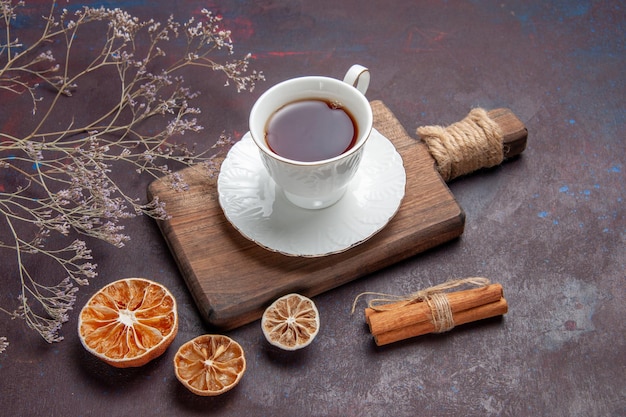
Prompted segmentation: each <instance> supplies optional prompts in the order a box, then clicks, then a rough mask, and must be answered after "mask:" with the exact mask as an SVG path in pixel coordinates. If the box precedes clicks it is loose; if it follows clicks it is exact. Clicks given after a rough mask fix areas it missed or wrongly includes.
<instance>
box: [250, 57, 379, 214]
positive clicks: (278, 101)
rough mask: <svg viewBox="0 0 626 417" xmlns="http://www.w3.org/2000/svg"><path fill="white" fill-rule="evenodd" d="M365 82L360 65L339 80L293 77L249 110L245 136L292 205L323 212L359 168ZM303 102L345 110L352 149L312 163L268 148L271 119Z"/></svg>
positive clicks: (367, 113)
mask: <svg viewBox="0 0 626 417" xmlns="http://www.w3.org/2000/svg"><path fill="white" fill-rule="evenodd" d="M369 79H370V76H369V71H368V69H367V68H365V67H363V66H361V65H353V66H352V67H351V68H350V69H349V70H348V72H347V73H346V75H345V77H344V80H343V81H341V80H338V79H335V78H329V77H320V76H310V77H299V78H293V79H290V80H287V81H283V82H281V83H279V84H277V85H275V86H273V87H271V88H270V89H269V90H267V91H266V92H265V93H263V94H262V95H261V96H260V97H259V99H258V100H257V101H256V103H255V104H254V106H253V107H252V111H251V112H250V134H251V136H252V139H253V140H254V142H255V143H256V145H257V146H258V148H259V150H260V155H261V160H262V162H263V165H264V166H265V168H266V169H267V171H268V173H269V175H270V176H271V177H272V179H273V180H274V181H275V182H276V184H278V185H279V186H280V187H281V188H282V190H283V192H284V193H285V196H286V197H287V199H288V200H289V201H291V202H292V203H293V204H295V205H296V206H299V207H302V208H306V209H320V208H325V207H328V206H330V205H332V204H334V203H336V202H337V201H338V200H339V199H340V198H341V197H342V196H343V195H344V193H345V191H346V188H347V186H348V183H349V182H350V180H351V179H352V178H353V177H354V174H355V173H356V172H357V170H358V168H359V164H360V162H361V157H362V155H363V149H364V145H365V143H366V141H367V139H368V138H369V136H370V132H371V130H372V123H373V116H372V108H371V106H370V104H369V101H368V100H367V99H366V98H365V93H366V91H367V87H368V86H369ZM308 99H314V100H315V99H317V100H325V101H329V102H333V101H338V102H340V103H341V104H342V105H343V107H344V108H345V109H347V111H348V112H349V113H350V114H351V115H352V117H353V119H354V122H355V124H356V127H357V133H358V136H357V139H356V142H355V144H354V146H352V147H351V148H350V149H348V150H347V151H346V152H344V153H342V154H341V155H339V156H336V157H333V158H330V159H325V160H320V161H314V162H302V161H296V160H293V159H288V158H285V157H282V156H280V155H278V154H276V153H275V152H273V151H272V150H271V149H270V147H269V145H268V143H267V141H266V137H265V136H266V128H267V123H268V121H269V119H270V118H271V117H272V115H273V114H274V113H275V112H276V111H277V110H278V109H280V108H282V107H283V106H285V105H287V104H289V103H293V102H297V101H301V100H308Z"/></svg>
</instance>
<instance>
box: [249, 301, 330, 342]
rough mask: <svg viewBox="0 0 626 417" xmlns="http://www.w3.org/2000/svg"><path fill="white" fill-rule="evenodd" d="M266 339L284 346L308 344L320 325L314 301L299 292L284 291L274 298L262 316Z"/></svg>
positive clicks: (262, 326)
mask: <svg viewBox="0 0 626 417" xmlns="http://www.w3.org/2000/svg"><path fill="white" fill-rule="evenodd" d="M261 328H262V330H263V334H264V335H265V338H266V339H267V341H268V342H270V343H271V344H272V345H274V346H278V347H279V348H281V349H285V350H297V349H301V348H303V347H305V346H308V345H309V344H310V343H311V342H312V341H313V339H314V338H315V336H316V335H317V332H318V331H319V329H320V318H319V313H318V311H317V307H315V303H313V301H311V300H310V299H308V298H306V297H304V296H302V295H300V294H287V295H285V296H283V297H280V298H279V299H278V300H276V301H274V302H273V303H272V305H270V306H269V307H268V308H267V309H266V310H265V312H264V313H263V317H262V318H261Z"/></svg>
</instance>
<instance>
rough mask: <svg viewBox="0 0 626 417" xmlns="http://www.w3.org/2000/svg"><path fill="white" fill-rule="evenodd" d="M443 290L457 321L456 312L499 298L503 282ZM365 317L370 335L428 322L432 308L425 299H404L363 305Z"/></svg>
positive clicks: (430, 319) (430, 318)
mask: <svg viewBox="0 0 626 417" xmlns="http://www.w3.org/2000/svg"><path fill="white" fill-rule="evenodd" d="M445 294H446V297H447V299H448V303H449V305H450V310H451V311H452V314H453V317H454V321H455V323H456V322H457V317H456V313H459V312H461V311H464V310H468V309H472V308H475V307H478V306H481V305H484V304H488V303H492V302H495V301H498V300H500V298H502V294H503V290H502V285H500V284H491V285H487V286H484V287H480V288H472V289H468V290H464V291H454V292H449V293H445ZM365 317H366V321H367V324H368V325H369V328H370V332H371V333H372V334H373V335H378V334H381V333H387V332H390V331H393V330H398V329H404V328H405V327H407V326H415V325H417V324H419V323H423V322H428V323H430V322H431V321H432V312H431V310H430V307H429V306H428V303H426V302H425V301H417V302H411V303H409V304H407V302H406V301H402V302H399V303H393V304H387V305H385V306H384V310H383V311H379V310H375V309H373V308H366V309H365ZM431 325H432V324H431ZM431 331H432V330H431Z"/></svg>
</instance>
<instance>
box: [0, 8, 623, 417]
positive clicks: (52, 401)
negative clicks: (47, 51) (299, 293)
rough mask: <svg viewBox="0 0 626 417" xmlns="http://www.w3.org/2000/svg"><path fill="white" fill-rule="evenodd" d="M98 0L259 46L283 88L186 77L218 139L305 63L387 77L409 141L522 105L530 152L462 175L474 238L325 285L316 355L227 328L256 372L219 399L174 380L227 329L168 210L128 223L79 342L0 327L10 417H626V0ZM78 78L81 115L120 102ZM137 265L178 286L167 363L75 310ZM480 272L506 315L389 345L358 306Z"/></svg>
mask: <svg viewBox="0 0 626 417" xmlns="http://www.w3.org/2000/svg"><path fill="white" fill-rule="evenodd" d="M48 4H49V3H48V2H46V1H30V2H28V3H27V7H26V8H25V9H24V10H23V11H22V13H24V15H23V17H22V20H20V21H19V22H20V24H21V25H22V28H21V30H23V31H24V35H23V36H24V38H25V39H28V37H29V36H31V35H32V34H36V33H38V32H37V31H38V30H40V29H41V25H42V21H41V20H40V19H39V16H41V15H44V14H46V13H47V10H48ZM85 4H89V5H104V6H106V7H122V8H124V9H125V10H127V11H129V12H130V13H132V14H134V15H137V16H139V17H141V18H144V19H146V18H150V17H154V18H155V19H159V20H165V19H167V17H168V16H169V15H170V14H172V13H173V14H174V15H175V17H176V18H178V19H179V20H181V21H182V20H186V19H187V18H188V17H189V16H192V15H197V14H198V13H199V10H200V9H201V8H203V7H206V8H209V9H211V10H214V11H215V12H216V13H218V14H219V15H221V16H223V18H224V26H226V27H227V28H230V29H231V30H232V31H233V38H234V41H235V48H236V49H235V50H236V53H238V54H245V53H247V52H252V53H253V55H254V58H255V59H254V61H253V67H254V68H255V69H258V70H262V71H264V73H265V75H266V77H267V81H266V82H264V83H261V84H259V85H258V87H257V89H256V90H255V91H254V92H253V93H251V94H250V93H240V94H237V93H235V92H234V90H233V89H226V88H222V87H221V84H222V83H223V80H221V79H218V78H216V76H215V75H214V74H212V73H203V72H192V73H191V74H190V75H189V78H188V79H187V81H188V82H190V83H191V85H193V86H194V88H195V89H198V90H200V91H201V92H202V96H201V98H200V99H199V101H198V105H199V106H200V107H201V108H202V110H203V112H202V114H201V116H200V122H201V124H203V125H204V126H205V130H204V131H203V132H202V133H201V134H199V135H197V136H196V137H192V138H190V140H194V141H197V142H198V146H199V148H202V149H206V148H208V147H209V146H210V145H211V144H212V143H213V142H214V141H215V140H216V138H217V137H218V136H219V134H220V133H221V132H222V131H226V132H227V133H229V134H231V135H233V137H235V138H239V137H241V135H243V133H245V131H246V130H247V127H246V126H247V117H248V113H249V111H250V108H251V107H252V104H253V103H254V100H255V98H256V97H257V96H258V95H259V94H261V93H262V92H263V91H265V90H266V89H267V88H269V87H270V86H271V85H273V84H275V83H277V82H279V81H282V80H284V79H287V78H291V77H294V76H298V75H313V74H319V75H327V76H333V77H337V78H341V77H343V74H344V73H345V71H346V70H347V69H348V68H349V67H350V65H352V64H353V63H360V64H363V65H365V66H367V67H369V68H370V71H371V74H372V82H371V84H370V89H369V91H368V98H370V99H372V100H374V99H379V100H382V101H383V102H384V103H385V104H386V105H387V106H388V107H389V108H390V109H391V110H392V111H393V112H394V114H395V115H396V117H397V118H398V119H399V120H400V122H401V123H402V124H403V126H404V127H405V128H406V130H407V131H408V132H409V133H410V134H412V135H413V134H414V132H415V129H416V128H417V127H418V126H421V125H428V124H442V125H447V124H450V123H453V122H455V121H458V120H460V119H462V118H463V117H464V116H465V115H466V114H467V113H468V112H469V110H470V109H471V108H473V107H477V106H481V107H484V108H486V109H492V108H497V107H508V108H510V109H512V110H513V112H514V113H515V114H516V115H517V116H518V117H519V118H520V119H521V120H522V121H523V122H524V123H525V124H526V126H527V128H528V132H529V136H528V147H527V149H526V151H525V152H524V153H523V155H522V156H521V157H520V158H517V159H515V160H513V161H510V162H507V163H505V164H503V165H502V166H501V167H498V168H495V169H491V170H486V171H483V172H479V173H476V174H473V175H471V176H468V177H465V178H461V179H457V180H455V181H453V182H452V183H450V184H449V186H450V188H451V190H452V192H453V194H454V195H455V197H456V199H457V200H458V202H459V204H460V205H461V206H462V207H463V209H464V210H465V214H466V216H467V217H466V226H465V232H464V234H463V235H462V236H461V238H460V239H457V240H455V241H453V242H450V243H447V244H445V245H442V246H440V247H438V248H435V249H433V250H430V251H428V252H426V253H424V254H421V255H418V256H416V257H414V258H412V259H409V260H406V261H404V262H402V263H400V264H397V265H395V266H393V267H390V268H387V269H385V270H382V271H380V272H377V273H374V274H371V275H370V276H368V277H365V278H362V279H359V280H357V281H354V282H352V283H350V284H347V285H344V286H342V287H340V288H338V289H336V290H332V291H330V292H327V293H325V294H322V295H320V296H318V297H315V299H314V301H315V302H316V303H317V306H318V309H319V312H320V315H321V325H322V327H321V331H320V333H319V335H318V336H317V338H316V340H315V341H314V342H313V344H312V345H310V346H309V347H308V348H306V349H305V350H302V351H298V352H292V353H289V352H282V351H277V350H276V349H274V348H272V347H271V346H270V345H269V344H267V343H266V342H265V339H264V338H263V335H262V333H261V329H260V327H259V323H258V322H255V323H252V324H250V325H247V326H245V327H242V328H239V329H236V330H233V331H230V332H228V333H227V334H228V335H229V336H231V337H233V338H234V339H236V340H237V341H238V342H239V343H240V344H241V345H242V346H243V348H244V349H245V351H246V355H247V360H248V369H247V372H246V374H245V375H244V377H243V379H242V380H241V382H240V384H239V385H238V386H237V387H236V388H235V389H234V390H232V391H230V392H228V393H226V394H224V395H222V396H220V397H216V398H202V397H196V396H194V395H193V394H191V393H190V392H188V391H187V390H186V389H185V388H184V387H183V386H182V385H181V384H180V383H179V382H178V381H177V380H176V378H175V376H174V372H173V368H172V363H171V361H172V358H173V355H174V353H175V352H176V350H177V349H178V347H179V346H180V345H181V344H183V343H184V342H185V341H187V340H189V339H191V338H194V337H195V336H198V335H200V334H203V333H208V332H212V331H214V329H211V328H210V327H208V326H206V325H205V324H203V323H202V321H201V319H200V316H199V314H198V311H197V310H196V308H195V306H194V304H193V301H192V299H191V297H190V295H189V292H188V291H187V288H186V287H185V284H184V282H183V280H182V278H181V275H180V274H179V272H178V269H177V267H176V265H175V263H174V261H173V258H172V257H171V255H170V253H169V251H168V249H167V246H166V244H165V241H164V240H163V238H162V237H161V235H160V233H159V230H158V227H157V225H156V223H155V222H154V221H153V220H151V219H149V218H145V217H144V218H136V219H133V220H132V221H130V222H128V223H127V232H128V233H129V234H130V235H131V238H132V240H131V241H130V242H128V244H127V245H126V247H125V248H123V249H115V248H113V247H111V246H109V245H106V244H103V243H101V242H93V241H89V244H90V246H91V247H92V248H93V251H94V258H95V262H97V263H98V265H99V268H98V272H99V277H98V278H96V279H94V280H92V282H91V285H90V286H88V287H83V288H81V291H80V292H79V294H78V300H77V303H76V305H77V308H76V310H75V311H74V314H72V316H71V318H70V321H69V322H68V323H66V324H65V326H64V327H63V329H62V335H63V336H64V337H65V340H64V341H63V342H61V343H58V344H53V345H48V344H47V343H45V342H44V341H43V340H42V339H41V338H40V337H39V336H38V335H37V334H35V333H34V332H32V331H30V330H28V329H26V327H25V326H24V323H23V322H21V321H12V320H10V318H9V317H7V316H3V318H2V319H1V321H0V336H7V337H8V339H9V341H10V343H11V344H10V345H9V347H8V349H7V350H6V351H5V352H4V353H3V354H0V414H2V415H7V416H9V415H16V416H22V415H34V414H35V413H36V414H37V415H42V416H44V415H46V416H47V415H49V416H89V415H93V416H101V415H102V416H103V415H116V416H131V415H133V416H140V415H167V416H182V415H224V416H226V415H250V416H280V415H285V416H287V415H289V416H293V415H301V416H383V415H389V416H392V415H393V416H414V415H431V416H492V415H494V416H495V415H502V416H540V415H545V416H548V415H549V416H563V417H565V416H589V417H591V416H626V345H625V338H624V334H625V329H626V326H625V325H624V317H625V316H626V308H625V305H624V296H625V295H626V294H625V289H626V273H625V271H626V251H625V241H626V219H625V209H624V199H625V198H626V192H625V191H626V187H625V185H624V170H625V169H626V167H625V166H624V160H625V159H624V153H625V151H626V141H625V140H626V138H625V136H624V130H625V127H626V126H625V115H626V112H625V109H624V98H625V92H626V88H625V77H624V74H625V73H626V55H625V49H624V40H625V28H624V25H625V23H626V3H624V2H623V1H605V2H603V1H583V0H576V1H565V0H562V1H554V2H540V1H517V0H516V1H385V2H382V1H364V2H363V1H356V0H348V1H336V0H335V1H326V0H325V1H282V0H278V1H258V2H252V1H250V2H248V1H236V0H224V1H213V0H211V1H208V2H199V1H171V0H167V1H163V0H157V1H146V0H129V1H121V2H115V1H111V2H85ZM67 5H70V6H71V7H74V8H75V7H77V5H78V4H77V3H74V2H72V3H67ZM67 5H66V3H65V2H63V1H61V2H60V7H68V6H67ZM93 36H94V37H95V36H99V35H98V34H97V33H93ZM86 41H87V42H88V39H86ZM83 91H84V95H83V96H82V98H79V97H78V96H77V97H76V99H77V100H86V103H87V104H85V102H80V103H81V104H80V105H77V106H78V107H77V110H76V109H75V110H74V111H76V113H77V114H78V116H77V117H80V115H79V113H80V111H79V110H80V109H81V108H82V109H88V108H89V106H91V105H96V106H97V105H99V104H98V103H99V102H100V101H101V100H106V95H107V90H106V88H102V85H94V86H91V87H90V88H85V89H84V90H83ZM0 106H1V107H0V108H1V111H0V130H1V131H14V130H19V124H20V123H21V122H24V123H28V117H29V115H28V114H27V113H28V112H27V111H26V110H24V109H23V108H20V107H19V106H17V105H13V104H12V103H9V102H3V103H0ZM404 162H405V164H410V163H411V161H404ZM0 175H2V174H0ZM5 180H6V179H4V178H2V176H0V181H5ZM148 182H149V178H140V179H136V178H135V177H132V179H129V180H128V182H127V185H128V186H129V187H130V189H131V190H132V191H133V192H134V193H135V194H136V195H138V196H141V197H143V196H144V195H145V189H146V186H147V184H148ZM2 227H4V226H2ZM0 255H1V256H2V257H1V258H0V262H1V265H2V272H1V279H2V282H3V283H5V285H3V288H4V290H1V291H0V301H1V302H2V304H1V305H2V306H3V307H9V306H11V305H13V303H14V302H15V297H16V292H15V284H14V283H15V282H16V280H17V275H16V274H17V272H16V268H15V266H14V255H13V254H12V253H10V252H6V251H4V252H0ZM234 267H236V266H234ZM32 268H33V271H37V272H38V273H41V274H45V273H46V271H45V267H44V266H43V265H41V266H40V267H37V266H36V265H35V266H33V267H32ZM129 276H140V277H147V278H151V279H154V280H156V281H159V282H162V283H164V284H165V285H166V286H167V287H168V288H170V289H171V291H172V292H173V293H174V295H175V296H176V298H177V300H178V303H179V313H180V331H179V334H178V336H177V338H176V340H175V341H174V343H173V344H172V346H171V347H170V348H169V350H168V351H167V352H166V353H165V354H164V355H163V356H162V357H160V358H159V359H157V360H155V361H153V362H151V363H149V364H148V365H146V366H144V367H142V368H139V369H127V370H119V369H114V368H111V367H109V366H107V365H105V364H103V363H101V362H99V361H98V360H97V359H95V358H93V357H91V356H90V355H89V354H88V353H86V352H85V351H84V349H83V348H82V346H81V345H80V342H79V340H78V337H77V334H76V331H75V329H76V314H77V310H78V309H79V308H80V307H81V306H82V305H83V304H84V302H85V301H86V300H87V299H88V298H89V297H90V296H91V294H93V292H95V291H96V290H97V289H98V288H100V287H101V286H103V285H104V284H106V283H108V282H111V281H114V280H116V279H119V278H123V277H129ZM468 276H485V277H488V278H490V279H491V280H492V281H494V282H499V283H501V284H502V285H503V287H504V292H505V296H506V298H507V300H508V302H509V313H508V314H507V315H506V316H505V317H504V318H502V319H495V320H487V321H485V322H482V323H476V324H470V325H465V326H462V327H459V328H457V329H454V330H453V331H451V332H450V333H446V334H442V335H428V336H423V337H420V338H415V339H412V340H408V341H405V342H400V343H397V344H394V345H391V346H387V347H382V348H377V347H376V346H375V345H374V343H373V341H372V339H371V336H370V335H369V334H368V331H367V328H366V327H365V325H364V320H363V317H362V312H361V311H358V312H357V313H356V314H354V315H350V307H351V304H352V301H353V299H354V297H355V296H356V295H357V294H359V293H361V292H363V291H381V292H387V293H394V294H398V293H407V292H412V291H415V290H418V289H420V288H424V287H426V286H430V285H434V284H438V283H441V282H443V281H446V280H448V279H452V278H461V277H468Z"/></svg>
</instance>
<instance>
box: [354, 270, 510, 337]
mask: <svg viewBox="0 0 626 417" xmlns="http://www.w3.org/2000/svg"><path fill="white" fill-rule="evenodd" d="M468 285H469V286H473V287H475V288H471V289H467V290H459V289H460V288H461V287H465V286H468ZM450 290H455V291H452V292H449V291H450ZM365 295H375V296H377V297H378V298H375V299H372V300H370V301H369V303H368V307H367V308H366V309H365V317H366V321H367V323H368V325H369V327H370V332H371V333H372V335H373V336H374V340H375V342H376V344H377V345H379V346H380V345H384V344H388V343H392V342H395V341H399V340H403V339H407V338H409V337H414V336H419V335H422V334H426V333H443V332H447V331H449V330H452V329H453V328H454V327H455V326H456V325H460V324H465V323H469V322H471V321H476V320H481V319H485V318H488V317H494V316H497V315H502V314H505V313H506V312H507V311H508V305H507V303H506V300H505V299H504V297H503V290H502V286H501V285H500V284H491V283H490V280H489V279H487V278H482V277H471V278H464V279H458V280H452V281H448V282H445V283H443V284H439V285H435V286H433V287H430V288H426V289H424V290H420V291H417V292H415V293H412V294H409V295H405V296H397V295H389V294H383V293H374V292H365V293H361V294H359V295H358V296H357V297H356V298H355V300H354V303H353V305H352V312H354V310H355V309H356V304H357V302H358V301H359V299H360V298H361V297H362V296H365Z"/></svg>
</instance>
